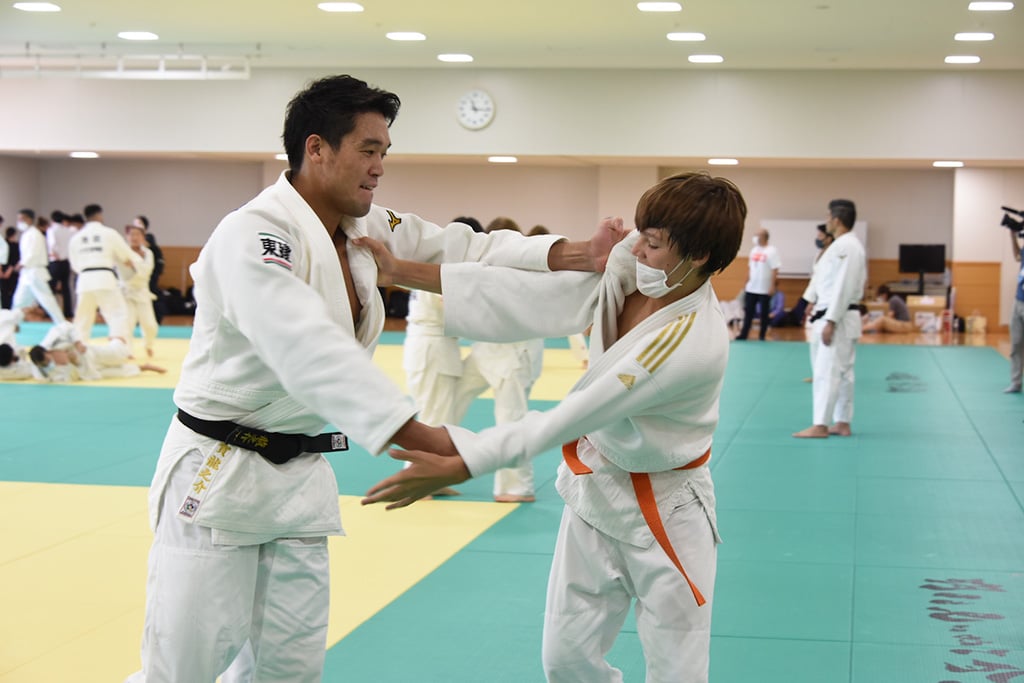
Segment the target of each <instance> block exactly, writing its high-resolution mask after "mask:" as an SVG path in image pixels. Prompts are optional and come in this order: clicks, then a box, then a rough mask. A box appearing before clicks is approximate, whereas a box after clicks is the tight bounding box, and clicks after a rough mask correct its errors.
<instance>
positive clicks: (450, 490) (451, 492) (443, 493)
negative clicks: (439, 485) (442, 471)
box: [432, 486, 462, 497]
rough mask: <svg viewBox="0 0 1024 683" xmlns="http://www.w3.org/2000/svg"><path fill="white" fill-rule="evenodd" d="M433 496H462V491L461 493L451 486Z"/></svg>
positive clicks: (437, 491) (439, 490)
mask: <svg viewBox="0 0 1024 683" xmlns="http://www.w3.org/2000/svg"><path fill="white" fill-rule="evenodd" d="M432 495H435V496H443V497H448V496H461V495H462V491H459V490H458V489H453V488H452V487H451V486H445V487H444V488H443V489H438V490H436V491H434V493H433V494H432Z"/></svg>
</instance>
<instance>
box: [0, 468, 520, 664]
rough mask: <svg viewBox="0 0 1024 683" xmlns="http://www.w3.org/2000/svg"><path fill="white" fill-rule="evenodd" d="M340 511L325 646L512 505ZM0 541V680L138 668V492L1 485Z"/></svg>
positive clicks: (346, 501)
mask: <svg viewBox="0 0 1024 683" xmlns="http://www.w3.org/2000/svg"><path fill="white" fill-rule="evenodd" d="M341 507H342V520H343V522H344V525H345V528H346V531H347V532H348V533H349V534H350V536H348V537H343V538H332V539H331V542H330V551H331V591H332V595H331V621H330V630H329V632H328V646H330V645H333V644H335V643H337V642H338V641H339V640H340V639H341V638H343V637H344V636H345V635H347V634H348V633H349V632H351V631H352V630H353V629H354V628H356V627H357V626H358V625H359V624H361V623H362V622H363V621H365V620H366V619H368V618H369V617H371V616H372V615H373V614H374V613H376V612H377V611H379V610H380V609H381V608H383V607H384V606H385V605H387V604H388V603H389V602H391V601H392V600H394V599H395V598H396V597H397V596H399V595H400V594H401V593H402V592H404V591H405V590H407V589H408V588H409V587H410V586H412V585H413V584H415V583H416V582H417V581H419V580H420V579H422V578H423V577H424V576H426V575H427V574H429V573H430V572H431V571H433V570H434V569H435V568H437V567H438V566H439V565H441V564H442V563H443V562H445V561H446V560H447V559H448V558H450V557H451V556H452V555H454V554H455V553H456V552H458V551H459V550H460V549H461V548H463V547H464V546H465V545H466V544H467V543H469V542H470V541H472V540H473V539H474V538H476V537H477V536H479V535H480V534H481V533H483V532H484V531H485V530H486V529H488V528H489V527H490V526H492V525H493V524H494V523H496V522H497V521H498V520H500V519H501V518H502V517H504V516H505V515H507V514H508V513H510V512H511V511H512V510H514V509H515V508H516V506H514V505H511V506H510V505H501V504H497V503H475V502H469V501H459V502H446V501H428V502H423V503H419V504H417V505H415V506H414V507H412V508H409V509H406V510H396V511H391V512H387V511H386V510H384V508H383V507H381V506H372V507H363V506H361V505H360V504H359V499H358V498H356V497H354V496H342V498H341ZM0 537H2V538H3V539H4V543H3V544H2V545H0V605H2V608H0V609H2V610H3V613H4V617H5V618H3V619H0V683H71V682H74V683H112V682H115V683H116V682H119V681H122V680H124V678H125V676H127V675H128V674H130V673H131V672H132V671H135V670H137V669H138V668H139V666H140V662H139V642H140V636H141V633H142V620H143V613H144V605H145V571H144V570H143V569H142V568H143V567H145V566H146V556H147V553H148V551H149V545H150V541H151V538H152V536H151V534H150V531H149V527H148V523H147V520H146V489H145V488H142V487H117V486H77V485H67V484H35V483H21V482H0ZM368 576H372V577H374V580H373V581H372V582H368V581H366V580H365V579H366V577H368ZM85 662H87V663H88V664H87V666H83V663H85Z"/></svg>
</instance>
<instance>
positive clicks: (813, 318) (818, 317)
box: [810, 304, 860, 323]
mask: <svg viewBox="0 0 1024 683" xmlns="http://www.w3.org/2000/svg"><path fill="white" fill-rule="evenodd" d="M859 308H860V306H859V305H858V304H850V305H849V306H847V307H846V310H848V311H856V310H857V309H859ZM827 312H828V309H827V308H823V309H821V310H820V311H815V312H814V313H812V314H811V318H810V322H812V323H813V322H817V321H819V320H821V319H822V318H823V317H824V316H825V313H827Z"/></svg>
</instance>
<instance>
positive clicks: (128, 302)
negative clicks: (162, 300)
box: [117, 223, 159, 358]
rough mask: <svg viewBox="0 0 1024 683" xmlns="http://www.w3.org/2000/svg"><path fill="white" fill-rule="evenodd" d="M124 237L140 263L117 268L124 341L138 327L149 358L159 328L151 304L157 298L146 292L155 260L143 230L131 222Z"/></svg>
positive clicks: (119, 265)
mask: <svg viewBox="0 0 1024 683" xmlns="http://www.w3.org/2000/svg"><path fill="white" fill-rule="evenodd" d="M125 234H126V235H127V238H128V247H129V248H130V249H131V250H132V251H133V252H135V255H136V256H138V257H139V259H140V261H139V263H137V264H134V267H131V268H129V267H128V266H126V265H124V264H118V266H117V275H118V280H119V281H120V283H121V293H122V294H123V295H124V303H125V310H126V313H127V325H126V327H127V329H128V337H127V339H131V335H133V334H134V333H135V325H136V324H137V325H138V326H139V330H140V331H141V332H142V343H143V346H144V347H145V349H146V355H147V356H149V357H150V358H152V357H153V344H154V342H155V341H156V333H157V331H158V329H159V325H158V324H157V321H156V313H155V311H154V310H153V301H155V300H156V295H155V294H153V292H152V291H150V289H149V277H150V275H152V274H153V267H154V265H155V264H156V260H155V258H154V257H153V252H152V251H150V250H149V248H148V247H146V228H144V227H142V226H141V225H139V224H137V223H132V224H131V225H126V226H125Z"/></svg>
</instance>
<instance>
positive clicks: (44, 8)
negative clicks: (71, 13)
mask: <svg viewBox="0 0 1024 683" xmlns="http://www.w3.org/2000/svg"><path fill="white" fill-rule="evenodd" d="M14 9H20V10H21V11H22V12H59V11H60V5H55V4H53V3H52V2H16V3H14Z"/></svg>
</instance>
